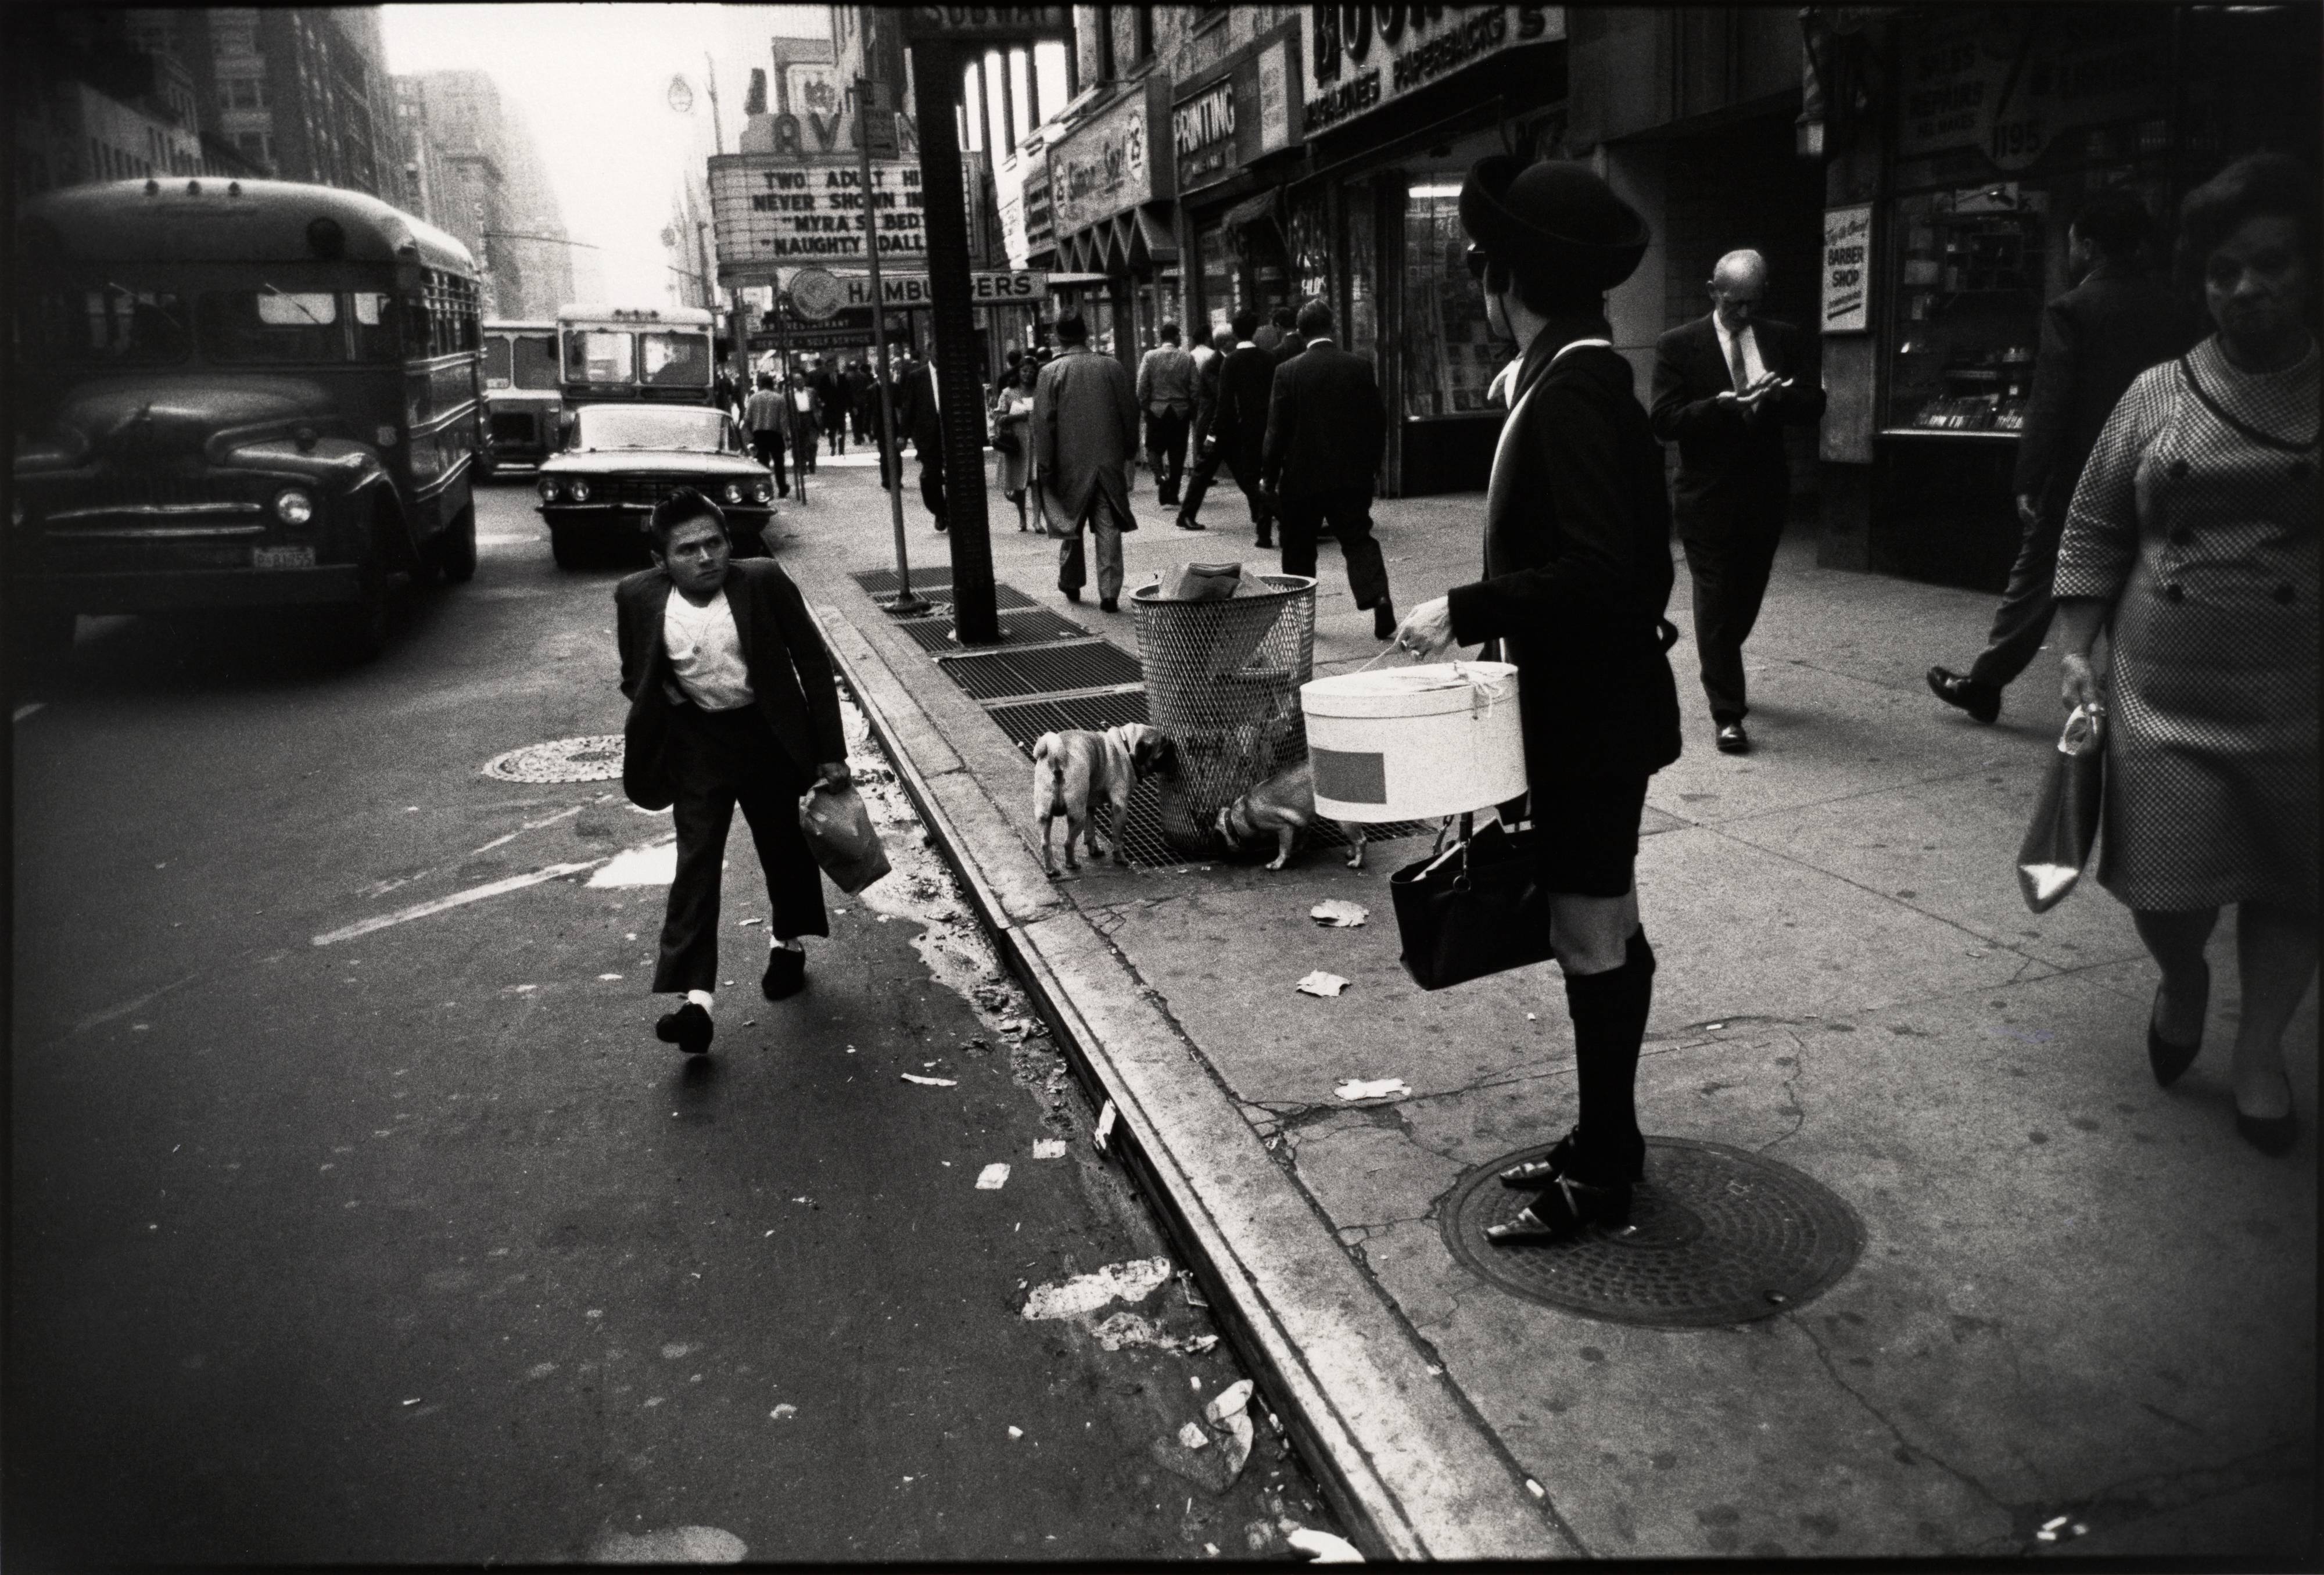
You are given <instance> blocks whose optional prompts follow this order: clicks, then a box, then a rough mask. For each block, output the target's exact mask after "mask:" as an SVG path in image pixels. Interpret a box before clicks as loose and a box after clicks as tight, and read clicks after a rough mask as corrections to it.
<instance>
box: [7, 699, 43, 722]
mask: <svg viewBox="0 0 2324 1575" xmlns="http://www.w3.org/2000/svg"><path fill="white" fill-rule="evenodd" d="M45 705H48V702H47V701H45V700H28V701H26V702H25V703H24V704H23V705H19V706H17V707H16V714H14V716H11V717H10V718H9V719H8V720H9V721H11V722H22V721H23V720H24V718H26V717H27V716H30V715H32V713H33V712H35V711H38V710H40V709H42V707H43V706H45Z"/></svg>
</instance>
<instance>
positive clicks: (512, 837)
mask: <svg viewBox="0 0 2324 1575" xmlns="http://www.w3.org/2000/svg"><path fill="white" fill-rule="evenodd" d="M588 807H589V806H587V805H586V804H576V805H575V806H573V807H572V808H570V809H560V810H558V812H557V813H556V814H555V815H542V816H541V817H540V818H539V820H529V821H526V822H525V823H524V824H522V825H521V826H519V827H517V828H516V830H514V831H512V832H510V833H509V834H507V835H506V836H498V837H494V838H493V840H492V841H491V842H488V843H485V844H484V846H483V847H481V848H475V849H473V850H471V851H470V852H469V853H468V857H470V858H471V859H473V858H475V856H476V855H477V854H478V853H489V852H492V851H493V849H494V848H497V847H499V846H500V845H501V844H502V843H512V842H514V841H516V839H517V838H519V837H521V836H522V835H524V834H525V833H527V832H530V831H539V829H540V828H541V827H542V826H545V825H555V824H557V823H558V821H560V820H569V819H571V818H572V817H573V816H575V815H578V814H580V813H581V812H582V811H583V810H585V809H586V808H588Z"/></svg>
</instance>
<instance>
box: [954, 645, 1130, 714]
mask: <svg viewBox="0 0 2324 1575" xmlns="http://www.w3.org/2000/svg"><path fill="white" fill-rule="evenodd" d="M941 666H942V667H943V668H944V670H945V675H946V676H947V677H950V678H951V679H952V681H953V682H954V683H955V684H958V685H959V686H961V687H962V688H964V689H965V690H967V691H968V693H969V695H970V697H971V698H973V699H977V700H998V699H1001V698H1002V697H1004V696H1007V695H1055V694H1059V693H1062V692H1065V691H1067V690H1073V689H1098V688H1102V687H1104V686H1107V685H1109V684H1136V683H1139V682H1141V681H1142V680H1143V679H1144V677H1145V670H1144V669H1143V668H1140V667H1139V665H1138V659H1137V658H1136V657H1134V656H1131V655H1130V653H1129V652H1128V651H1125V650H1123V649H1121V648H1120V646H1116V645H1109V644H1107V643H1106V642H1105V641H1104V640H1090V641H1089V642H1088V643H1087V644H1085V645H1066V646H1057V647H1055V648H1053V649H1048V650H995V651H978V652H975V653H974V654H973V655H963V656H954V657H946V658H945V659H943V661H942V663H941Z"/></svg>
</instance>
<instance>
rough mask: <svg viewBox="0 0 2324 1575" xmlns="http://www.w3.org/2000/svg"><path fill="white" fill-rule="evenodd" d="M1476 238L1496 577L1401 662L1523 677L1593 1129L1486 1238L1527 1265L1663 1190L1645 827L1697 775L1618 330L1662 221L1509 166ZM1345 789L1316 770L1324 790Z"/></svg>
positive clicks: (1581, 187) (1587, 180)
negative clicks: (1655, 795) (1659, 780)
mask: <svg viewBox="0 0 2324 1575" xmlns="http://www.w3.org/2000/svg"><path fill="white" fill-rule="evenodd" d="M1461 223H1462V226H1463V227H1464V228H1466V229H1467V231H1468V232H1469V235H1471V238H1472V239H1473V241H1474V242H1475V245H1474V247H1473V248H1472V249H1471V253H1470V263H1471V267H1472V268H1474V269H1476V270H1477V271H1478V272H1480V276H1481V278H1480V282H1481V283H1482V285H1483V287H1484V295H1485V320H1486V322H1487V323H1488V324H1489V326H1490V327H1491V328H1492V331H1493V332H1494V334H1495V335H1496V336H1499V337H1503V338H1508V339H1513V340H1515V341H1516V342H1517V374H1516V379H1515V385H1514V388H1513V391H1512V398H1511V404H1510V410H1509V414H1508V422H1507V425H1506V426H1505V427H1504V428H1503V430H1502V434H1501V437H1500V442H1499V446H1498V447H1497V448H1496V450H1495V452H1494V457H1493V474H1492V482H1491V484H1490V486H1489V488H1488V490H1487V492H1486V494H1485V562H1484V577H1483V578H1482V579H1480V580H1478V581H1476V582H1475V583H1474V584H1471V585H1462V586H1459V587H1457V588H1455V589H1454V590H1453V591H1452V594H1450V595H1449V596H1443V597H1439V598H1436V599H1435V600H1434V601H1430V602H1427V603H1423V604H1422V605H1421V606H1419V607H1417V608H1416V609H1414V611H1413V613H1412V616H1411V617H1410V618H1408V619H1407V620H1406V622H1405V624H1404V627H1403V628H1402V629H1400V630H1399V631H1397V644H1399V645H1401V646H1404V647H1406V649H1411V650H1414V651H1416V652H1417V653H1419V654H1420V655H1421V656H1423V657H1424V658H1427V657H1433V656H1434V655H1435V654H1436V653H1437V652H1439V651H1441V650H1443V649H1444V648H1445V647H1447V646H1448V645H1452V644H1455V643H1458V644H1461V645H1475V644H1478V643H1480V642H1481V641H1485V640H1499V642H1500V645H1501V654H1502V655H1503V656H1504V657H1505V658H1506V659H1508V660H1509V661H1512V662H1515V663H1516V664H1517V674H1518V678H1519V682H1518V685H1517V708H1518V710H1519V711H1520V712H1521V713H1522V714H1523V720H1524V723H1525V751H1526V778H1527V782H1528V786H1527V789H1526V798H1527V805H1526V807H1527V812H1528V814H1529V815H1531V817H1532V819H1533V821H1534V823H1535V825H1536V826H1538V827H1540V828H1541V830H1542V833H1543V835H1542V837H1541V839H1540V843H1539V845H1538V847H1537V848H1536V850H1535V857H1536V859H1537V861H1538V862H1537V863H1536V865H1535V873H1536V875H1537V877H1538V879H1539V881H1540V885H1541V888H1542V889H1543V890H1544V891H1545V892H1546V893H1547V894H1548V897H1549V944H1550V949H1551V951H1552V953H1554V955H1555V956H1556V958H1557V961H1558V965H1559V967H1560V969H1561V970H1562V972H1563V975H1564V980H1565V1000H1566V1009H1567V1011H1568V1012H1569V1013H1570V1014H1571V1016H1572V1022H1573V1061H1574V1078H1573V1084H1574V1091H1575V1093H1576V1096H1577V1103H1578V1105H1579V1110H1578V1111H1577V1113H1576V1114H1577V1119H1576V1120H1575V1123H1574V1127H1573V1129H1572V1132H1570V1133H1569V1134H1568V1135H1567V1136H1566V1137H1565V1138H1564V1139H1563V1141H1561V1142H1560V1143H1558V1144H1557V1145H1556V1147H1554V1148H1552V1149H1551V1150H1550V1151H1549V1152H1548V1153H1547V1154H1546V1155H1545V1156H1543V1157H1542V1158H1541V1159H1538V1160H1535V1161H1531V1162H1528V1163H1526V1164H1524V1165H1513V1166H1511V1167H1510V1168H1509V1169H1508V1170H1506V1171H1504V1172H1503V1173H1502V1174H1501V1180H1502V1181H1503V1182H1504V1183H1505V1184H1508V1185H1511V1186H1520V1187H1526V1188H1528V1189H1533V1190H1535V1192H1536V1193H1537V1195H1536V1196H1535V1198H1534V1199H1533V1201H1532V1202H1530V1203H1529V1204H1528V1205H1527V1206H1526V1208H1525V1209H1524V1210H1522V1211H1520V1212H1519V1213H1518V1214H1517V1218H1516V1219H1515V1220H1511V1221H1510V1222H1509V1223H1508V1224H1507V1225H1499V1226H1494V1227H1491V1228H1489V1230H1487V1232H1486V1234H1487V1235H1488V1236H1489V1237H1490V1238H1491V1239H1493V1240H1494V1241H1495V1242H1496V1243H1501V1244H1516V1243H1518V1242H1524V1241H1533V1240H1543V1239H1549V1240H1560V1239H1571V1238H1572V1237H1573V1236H1576V1235H1578V1234H1580V1233H1581V1232H1582V1230H1586V1229H1587V1228H1588V1227H1590V1226H1591V1225H1593V1224H1594V1225H1604V1226H1608V1227H1618V1226H1620V1225H1621V1224H1622V1223H1623V1222H1624V1221H1625V1220H1627V1219H1628V1214H1629V1208H1630V1202H1631V1189H1632V1188H1633V1187H1634V1186H1635V1185H1636V1184H1637V1183H1638V1182H1639V1181H1640V1180H1642V1179H1643V1178H1644V1176H1645V1173H1646V1138H1645V1137H1644V1136H1643V1135H1642V1134H1641V1132H1640V1131H1639V1128H1638V1117H1637V1093H1636V1086H1635V1085H1636V1082H1637V1067H1638V1052H1639V1049H1640V1047H1641V1045H1642V1044H1643V1042H1644V1039H1645V1036H1646V1016H1647V1011H1648V1008H1649V1007H1650V1005H1651V1003H1652V1001H1653V997H1654V977H1655V953H1654V948H1653V947H1651V946H1649V945H1648V944H1646V931H1645V930H1644V929H1643V928H1642V927H1641V926H1640V925H1639V923H1638V894H1637V852H1638V824H1639V820H1640V817H1641V815H1643V814H1644V812H1645V806H1646V785H1647V782H1648V781H1649V780H1650V779H1651V778H1652V777H1653V775H1654V773H1655V772H1656V771H1658V770H1660V769H1662V768H1663V767H1665V766H1667V765H1669V764H1670V763H1671V762H1672V761H1673V760H1677V759H1678V756H1679V715H1678V686H1677V684H1676V683H1675V681H1674V679H1673V678H1672V677H1671V667H1670V659H1669V657H1668V655H1667V652H1668V651H1669V649H1670V647H1671V644H1672V642H1673V641H1674V640H1676V639H1677V634H1678V631H1676V630H1674V629H1673V628H1672V627H1671V626H1670V624H1669V623H1668V622H1666V621H1665V619H1664V617H1663V611H1664V608H1665V606H1666V605H1667V603H1668V602H1669V600H1670V592H1671V578H1672V575H1671V556H1670V499H1669V496H1668V494H1667V493H1665V490H1664V485H1663V456H1662V450H1661V449H1660V447H1657V446H1656V444H1655V438H1654V435H1653V433H1652V432H1651V431H1650V430H1649V429H1648V428H1647V425H1646V412H1645V411H1643V410H1640V409H1639V408H1638V401H1637V395H1636V393H1635V392H1634V391H1633V389H1634V374H1633V373H1632V372H1631V370H1630V364H1629V363H1628V361H1626V360H1625V359H1624V358H1623V357H1622V356H1621V355H1619V354H1618V353H1617V352H1616V351H1615V350H1614V348H1613V347H1612V345H1610V344H1609V343H1608V341H1609V339H1610V337H1611V330H1610V329H1609V327H1608V325H1607V321H1606V315H1605V292H1606V291H1607V290H1610V289H1611V288H1613V287H1614V286H1615V285H1617V284H1618V283H1620V282H1621V281H1623V280H1624V279H1625V278H1627V277H1628V275H1629V274H1630V273H1631V272H1632V271H1634V270H1635V269H1636V268H1637V265H1638V261H1639V259H1640V258H1641V257H1642V256H1643V255H1644V254H1645V253H1646V245H1647V243H1648V241H1649V240H1650V239H1651V238H1652V237H1651V235H1649V233H1648V231H1647V228H1646V221H1645V220H1644V219H1642V218H1640V217H1639V216H1638V215H1637V213H1636V212H1635V211H1634V210H1632V209H1631V208H1630V207H1629V206H1628V204H1626V203H1624V202H1623V201H1622V200H1621V199H1620V198H1618V197H1617V196H1615V195H1614V193H1613V191H1612V189H1610V188H1609V187H1608V186H1607V184H1606V182H1605V181H1603V180H1600V179H1599V178H1598V177H1597V176H1596V175H1593V174H1591V171H1590V170H1589V167H1588V166H1586V165H1583V164H1579V163H1574V162H1572V161H1565V160H1553V161H1546V162H1543V163H1537V164H1534V165H1531V166H1527V165H1526V163H1525V161H1523V160H1522V159H1518V158H1515V157H1512V156H1510V155H1508V154H1505V153H1504V154H1496V155H1494V156H1492V157H1490V158H1487V159H1482V160H1480V161H1478V162H1477V164H1476V165H1475V166H1474V167H1473V168H1472V169H1471V170H1470V171H1469V177H1468V180H1466V181H1465V182H1464V183H1463V184H1462V189H1461ZM1314 353H1315V352H1314V350H1313V349H1312V348H1311V349H1310V350H1309V351H1308V352H1307V355H1314ZM1300 359H1301V360H1303V361H1304V360H1305V359H1306V356H1304V355H1303V356H1302V357H1300ZM1296 364H1297V363H1296V362H1295V363H1294V365H1296ZM1327 769H1328V763H1327V762H1323V761H1322V760H1320V757H1319V763H1318V765H1317V768H1316V770H1317V777H1318V780H1319V783H1320V782H1321V780H1322V778H1323V776H1324V774H1325V772H1326V770H1327Z"/></svg>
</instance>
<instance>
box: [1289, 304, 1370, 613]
mask: <svg viewBox="0 0 2324 1575" xmlns="http://www.w3.org/2000/svg"><path fill="white" fill-rule="evenodd" d="M1297 327H1298V332H1299V336H1300V343H1301V344H1302V345H1304V346H1305V347H1304V348H1303V349H1302V350H1301V351H1300V352H1299V354H1297V355H1294V356H1291V357H1290V358H1289V359H1287V360H1286V361H1285V362H1284V363H1283V364H1281V365H1279V366H1277V368H1276V369H1275V381H1274V383H1273V391H1272V393H1271V395H1270V397H1269V399H1268V415H1267V437H1266V438H1265V439H1264V441H1263V451H1262V457H1261V459H1260V463H1259V481H1260V484H1261V485H1262V486H1264V487H1265V488H1266V489H1267V491H1268V492H1269V493H1272V494H1274V495H1275V497H1276V499H1277V506H1278V507H1279V508H1280V510H1281V512H1282V521H1281V522H1282V525H1283V572H1284V573H1285V574H1286V575H1313V574H1314V572H1315V533H1316V531H1317V530H1319V529H1320V528H1321V527H1322V526H1323V522H1324V521H1325V520H1329V521H1330V522H1331V525H1332V530H1333V534H1334V535H1336V536H1337V537H1338V538H1339V539H1340V556H1341V557H1342V558H1343V559H1345V560H1346V562H1347V566H1348V589H1349V590H1350V591H1351V592H1352V593H1353V594H1354V595H1355V598H1356V606H1357V607H1358V609H1362V608H1366V607H1369V608H1370V609H1371V610H1372V633H1373V635H1374V636H1375V637H1376V638H1378V639H1380V640H1386V639H1387V638H1388V636H1389V635H1391V634H1393V633H1395V632H1396V606H1395V604H1394V603H1392V602H1390V601H1389V600H1388V565H1387V564H1386V563H1385V562H1384V561H1382V559H1381V557H1380V549H1379V542H1377V541H1375V540H1373V539H1372V477H1373V476H1374V474H1377V473H1378V472H1379V463H1380V456H1381V455H1382V454H1383V453H1384V452H1385V451H1386V449H1387V447H1388V412H1387V411H1386V410H1384V409H1383V408H1382V407H1381V404H1380V394H1379V381H1378V380H1377V379H1376V378H1374V377H1373V375H1372V364H1371V363H1370V362H1369V361H1368V360H1366V359H1365V358H1364V357H1363V356H1360V355H1350V354H1349V353H1348V352H1347V351H1345V350H1342V349H1341V348H1340V347H1339V346H1338V345H1334V344H1333V342H1332V309H1331V308H1330V307H1329V306H1327V305H1326V304H1324V303H1323V301H1320V300H1311V301H1309V302H1308V303H1307V304H1306V305H1305V306H1304V307H1301V308H1300V309H1299V320H1298V325H1297Z"/></svg>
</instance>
